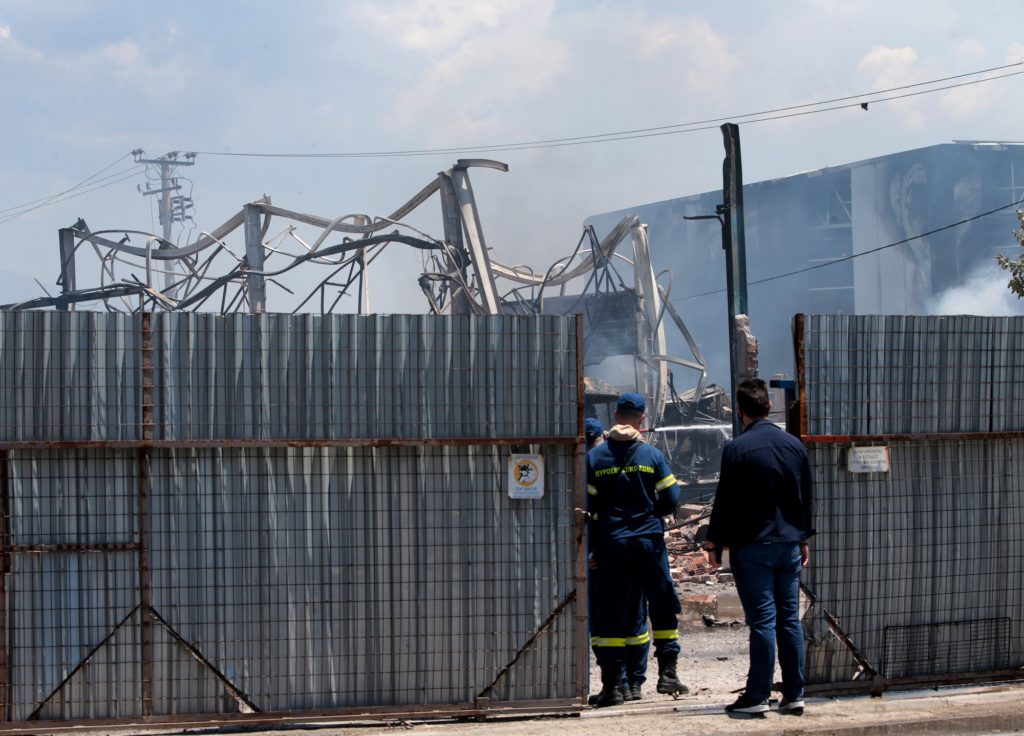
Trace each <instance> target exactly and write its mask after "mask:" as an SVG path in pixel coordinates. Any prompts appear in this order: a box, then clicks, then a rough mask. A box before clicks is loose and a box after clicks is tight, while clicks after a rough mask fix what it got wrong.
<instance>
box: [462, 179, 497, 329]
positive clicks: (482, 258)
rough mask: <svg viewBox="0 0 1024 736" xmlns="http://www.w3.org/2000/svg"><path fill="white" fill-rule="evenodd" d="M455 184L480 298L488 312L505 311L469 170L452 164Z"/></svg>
mask: <svg viewBox="0 0 1024 736" xmlns="http://www.w3.org/2000/svg"><path fill="white" fill-rule="evenodd" d="M452 183H453V184H454V186H455V196H456V198H458V200H459V207H460V209H461V212H462V226H463V229H464V231H465V234H466V243H467V245H468V248H469V253H470V255H471V256H472V258H473V271H474V273H475V274H476V283H477V288H478V289H479V290H480V300H481V302H482V304H483V307H484V309H486V310H487V313H488V314H501V300H500V299H499V298H498V287H497V286H496V285H495V283H494V271H493V269H492V268H491V259H490V255H488V253H487V243H486V242H485V241H484V231H483V228H482V227H481V225H480V213H479V212H478V211H477V207H476V199H475V198H474V197H473V187H472V185H471V184H470V183H469V172H468V171H466V169H465V168H463V167H460V166H454V167H452Z"/></svg>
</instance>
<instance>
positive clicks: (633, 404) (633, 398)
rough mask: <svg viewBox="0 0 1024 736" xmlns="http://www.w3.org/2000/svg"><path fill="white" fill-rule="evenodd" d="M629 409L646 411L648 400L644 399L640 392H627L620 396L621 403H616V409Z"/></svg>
mask: <svg viewBox="0 0 1024 736" xmlns="http://www.w3.org/2000/svg"><path fill="white" fill-rule="evenodd" d="M623 409H627V410H629V411H646V409H647V402H646V401H644V397H643V396H641V395H640V394H634V393H626V394H622V395H621V396H619V403H618V404H617V405H616V407H615V410H616V411H622V410H623Z"/></svg>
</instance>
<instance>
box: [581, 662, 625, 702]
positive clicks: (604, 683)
mask: <svg viewBox="0 0 1024 736" xmlns="http://www.w3.org/2000/svg"><path fill="white" fill-rule="evenodd" d="M625 701H626V698H625V696H624V695H623V692H622V665H621V664H620V665H619V666H618V667H602V668H601V692H599V693H598V694H597V695H596V696H595V697H592V698H590V700H589V701H588V702H589V703H590V705H592V706H594V707H595V708H607V707H608V706H609V705H622V704H623V703H624V702H625Z"/></svg>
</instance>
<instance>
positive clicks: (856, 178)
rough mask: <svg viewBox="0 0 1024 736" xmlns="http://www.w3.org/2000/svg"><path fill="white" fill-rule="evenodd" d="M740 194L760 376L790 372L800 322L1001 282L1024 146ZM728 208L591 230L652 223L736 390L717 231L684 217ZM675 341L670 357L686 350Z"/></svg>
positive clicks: (953, 153)
mask: <svg viewBox="0 0 1024 736" xmlns="http://www.w3.org/2000/svg"><path fill="white" fill-rule="evenodd" d="M743 196H744V216H745V229H746V256H747V278H748V288H749V296H748V299H749V308H750V320H751V327H752V330H753V332H754V334H755V335H756V336H757V337H758V339H759V342H760V374H761V375H762V376H765V377H770V376H772V375H775V374H780V373H784V374H788V375H792V372H793V347H792V336H791V326H790V323H791V319H792V316H793V315H794V314H796V313H799V312H804V313H825V314H933V313H935V304H936V302H937V300H938V298H939V297H940V296H941V295H942V294H943V293H944V292H946V291H947V290H949V289H951V288H953V287H956V286H959V285H962V284H964V283H965V282H966V281H968V280H969V279H971V278H972V277H975V276H976V275H977V274H979V273H981V272H987V273H990V274H993V278H996V277H999V278H1003V277H1002V276H1000V275H999V274H1001V273H1002V272H1000V271H999V270H998V268H997V267H996V266H995V264H994V257H995V256H996V255H997V254H999V253H1003V254H1007V255H1013V256H1016V254H1017V252H1019V251H1017V250H1016V249H1017V248H1018V247H1019V246H1018V244H1017V242H1016V240H1015V238H1014V236H1013V231H1014V229H1015V228H1016V227H1017V226H1018V222H1017V218H1016V215H1015V209H1016V207H1014V206H1013V205H1014V203H1016V202H1019V201H1020V200H1021V199H1022V197H1024V144H1011V143H992V142H965V141H960V142H955V143H950V144H943V145H935V146H929V147H926V148H920V149H915V150H911V151H904V152H901V153H895V154H892V155H887V156H880V157H877V158H872V159H867V160H864V161H858V162H855V163H850V164H845V165H841V166H835V167H829V168H825V169H821V170H818V171H811V172H806V173H802V174H797V175H794V176H788V177H785V178H781V179H774V180H770V181H762V182H757V183H751V184H747V185H746V186H745V187H744V193H743ZM721 201H722V193H721V191H712V192H705V193H703V194H694V195H691V196H686V197H680V198H678V199H671V200H666V201H663V202H655V203H651V204H644V205H639V206H635V207H630V208H627V209H623V210H618V211H615V212H608V213H603V214H598V215H594V216H593V217H591V218H588V220H587V224H590V225H592V226H593V227H594V228H595V230H596V231H597V232H598V233H602V232H604V231H606V230H607V229H608V228H610V227H611V226H612V225H614V223H616V222H618V221H619V220H620V219H621V218H622V217H623V215H625V214H636V215H638V216H639V218H640V221H641V222H643V223H645V224H647V226H648V237H649V240H650V254H651V261H652V265H653V266H654V270H655V271H656V272H658V271H661V270H662V269H669V270H671V271H672V273H673V275H674V284H673V286H672V290H671V294H669V302H670V303H671V304H672V305H674V306H675V308H676V309H677V310H678V311H679V313H680V314H681V315H682V316H683V318H684V319H685V320H686V324H687V325H688V326H689V328H690V331H691V332H692V334H693V337H694V339H695V341H696V343H697V344H698V345H699V346H700V349H701V350H702V351H703V354H704V357H705V359H706V361H707V367H708V374H709V376H708V378H709V381H711V382H714V383H718V384H720V385H726V386H727V385H728V382H729V357H728V356H729V353H728V337H727V322H728V318H727V303H726V294H725V257H724V253H723V250H722V246H721V232H720V230H719V224H718V223H717V222H715V221H714V220H686V219H684V218H685V217H686V216H693V215H708V214H712V213H714V212H715V207H716V205H717V204H719V203H720V202H721ZM985 213H989V214H985ZM993 272H994V273H993ZM1004 281H1005V278H1004ZM1022 306H1024V305H1022ZM1022 312H1024V309H1022ZM672 339H673V338H672V337H671V336H670V338H669V340H670V344H669V345H668V349H669V351H673V350H676V351H679V350H682V349H683V348H684V346H683V345H682V344H676V345H673V344H672V343H671V341H672ZM675 339H676V340H679V338H678V337H676V338H675Z"/></svg>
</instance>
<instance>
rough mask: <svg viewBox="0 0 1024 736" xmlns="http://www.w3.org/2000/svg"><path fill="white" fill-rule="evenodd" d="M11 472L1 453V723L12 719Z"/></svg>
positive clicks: (4, 453)
mask: <svg viewBox="0 0 1024 736" xmlns="http://www.w3.org/2000/svg"><path fill="white" fill-rule="evenodd" d="M10 470H11V467H10V453H8V452H0V721H9V720H10V718H11V698H10V683H11V660H10V653H9V652H8V649H7V642H8V641H9V640H10V619H9V618H8V606H7V575H8V573H10V571H11V554H10V551H9V547H8V543H9V542H10V539H9V538H8V536H7V509H8V507H9V499H8V497H7V496H8V493H9V492H10V486H9V484H8V478H9V477H10Z"/></svg>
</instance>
